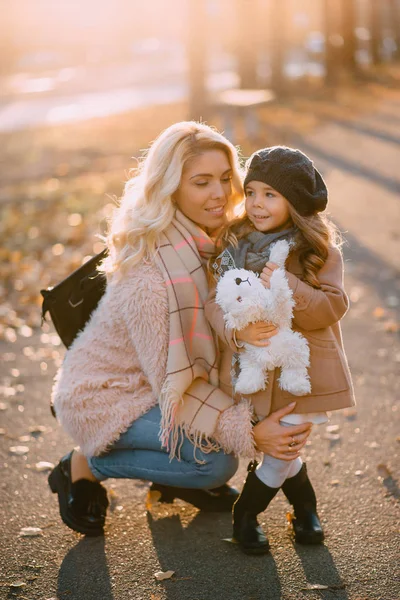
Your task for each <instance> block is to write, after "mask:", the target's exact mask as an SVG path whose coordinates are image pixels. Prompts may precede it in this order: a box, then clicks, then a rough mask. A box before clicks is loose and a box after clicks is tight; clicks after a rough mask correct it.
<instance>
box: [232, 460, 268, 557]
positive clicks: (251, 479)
mask: <svg viewBox="0 0 400 600" xmlns="http://www.w3.org/2000/svg"><path fill="white" fill-rule="evenodd" d="M250 464H251V463H250ZM250 469H251V470H250ZM278 491H279V488H271V487H269V486H268V485H266V484H265V483H263V482H262V481H261V479H259V478H258V477H257V475H256V473H255V470H254V469H253V467H250V468H249V474H248V475H247V479H246V482H245V484H244V487H243V490H242V493H241V494H240V496H239V498H238V500H237V501H236V502H235V504H234V506H233V538H234V539H235V540H236V541H237V542H238V543H239V545H240V548H241V549H242V550H243V552H245V553H246V554H267V552H269V542H268V539H267V537H266V535H265V534H264V532H263V530H262V528H261V526H260V525H259V523H258V521H257V515H258V514H259V513H261V512H263V511H264V510H265V509H266V508H267V506H268V505H269V503H270V502H271V500H272V499H273V498H274V496H275V495H276V494H277V493H278Z"/></svg>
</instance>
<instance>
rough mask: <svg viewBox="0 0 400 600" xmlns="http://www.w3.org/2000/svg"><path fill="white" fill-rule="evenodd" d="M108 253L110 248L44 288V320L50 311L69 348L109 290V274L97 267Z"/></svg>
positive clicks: (42, 292)
mask: <svg viewBox="0 0 400 600" xmlns="http://www.w3.org/2000/svg"><path fill="white" fill-rule="evenodd" d="M106 256H107V250H103V252H100V254H96V256H94V257H93V258H91V259H90V260H88V261H87V262H86V263H85V264H84V265H82V266H81V267H79V269H76V271H74V272H73V273H71V275H69V276H68V277H67V278H66V279H64V280H63V281H61V282H60V283H59V284H57V285H56V286H54V287H52V288H48V289H47V290H40V293H41V294H42V296H43V304H42V323H43V321H44V320H45V317H46V313H47V312H49V313H50V317H51V320H52V321H53V323H54V327H55V328H56V331H57V333H58V335H59V336H60V338H61V341H62V342H63V344H64V345H65V346H66V347H67V348H69V346H70V345H71V344H72V342H73V341H74V339H75V338H76V336H77V335H78V333H79V332H80V331H81V330H82V329H83V328H84V327H85V325H86V323H87V321H88V320H89V317H90V315H91V314H92V312H93V311H94V309H95V308H96V306H97V305H98V303H99V300H100V298H101V297H102V296H103V294H104V292H105V289H106V277H105V275H103V274H102V273H99V272H98V271H97V267H98V266H99V264H100V263H101V262H102V261H103V260H104V258H105V257H106Z"/></svg>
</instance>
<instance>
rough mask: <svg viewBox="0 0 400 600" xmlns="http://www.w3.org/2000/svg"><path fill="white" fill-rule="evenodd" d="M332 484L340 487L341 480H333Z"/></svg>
mask: <svg viewBox="0 0 400 600" xmlns="http://www.w3.org/2000/svg"><path fill="white" fill-rule="evenodd" d="M330 483H331V485H339V484H340V481H339V479H332V481H331V482H330Z"/></svg>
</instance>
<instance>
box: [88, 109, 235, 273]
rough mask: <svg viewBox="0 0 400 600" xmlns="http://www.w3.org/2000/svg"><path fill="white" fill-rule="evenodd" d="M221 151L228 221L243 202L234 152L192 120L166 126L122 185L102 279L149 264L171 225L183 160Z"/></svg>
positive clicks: (110, 229)
mask: <svg viewBox="0 0 400 600" xmlns="http://www.w3.org/2000/svg"><path fill="white" fill-rule="evenodd" d="M216 149H217V150H222V151H223V152H224V153H225V154H226V156H227V158H228V161H229V164H230V166H231V168H232V195H231V197H230V198H229V200H228V206H227V218H228V220H230V219H232V218H233V216H234V213H235V209H236V207H237V206H238V205H239V204H240V202H242V201H243V187H242V182H241V171H240V164H239V156H238V152H237V150H236V148H235V146H233V144H231V142H229V141H228V140H227V139H226V138H225V137H224V136H223V135H222V134H221V133H219V132H218V131H217V130H215V129H213V128H211V127H209V126H208V125H205V124H204V123H197V122H195V121H183V122H180V123H175V124H174V125H171V126H170V127H168V128H167V129H166V130H165V131H163V132H162V133H161V135H160V136H159V137H158V138H157V139H156V140H155V141H154V142H153V144H152V145H151V146H150V148H149V150H148V151H147V152H146V153H145V154H144V156H143V157H142V159H141V160H140V161H139V166H138V167H137V168H136V169H135V171H134V175H133V177H132V178H131V179H130V180H129V181H128V182H127V183H126V186H125V189H124V193H123V195H122V198H121V201H120V204H119V206H118V207H117V208H116V210H115V212H114V215H113V217H112V220H111V223H110V226H109V232H108V235H107V237H106V238H105V240H106V244H107V248H108V257H107V258H106V259H105V261H104V262H103V264H102V266H101V268H100V270H101V271H103V272H104V273H105V274H106V275H107V276H110V275H111V274H113V273H116V272H120V273H122V272H125V271H126V270H127V269H128V268H130V267H132V266H134V265H136V264H138V263H140V262H141V261H143V260H149V259H151V258H152V257H154V255H155V254H156V252H157V247H158V244H159V239H160V234H161V233H162V232H163V231H165V229H166V228H167V227H168V226H169V225H170V223H171V221H172V219H173V217H174V213H175V210H176V206H174V203H173V200H172V196H173V194H174V192H176V190H177V189H178V187H179V184H180V181H181V177H182V171H183V169H184V167H185V164H186V163H187V161H189V160H191V159H193V158H195V157H196V156H199V155H200V154H202V153H204V152H206V151H207V150H216Z"/></svg>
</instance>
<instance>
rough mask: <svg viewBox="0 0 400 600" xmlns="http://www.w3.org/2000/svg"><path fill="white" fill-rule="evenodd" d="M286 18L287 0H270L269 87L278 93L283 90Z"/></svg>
mask: <svg viewBox="0 0 400 600" xmlns="http://www.w3.org/2000/svg"><path fill="white" fill-rule="evenodd" d="M287 19H288V11H287V0H271V12H270V24H269V32H270V40H271V87H272V88H273V89H274V90H275V92H277V93H278V94H282V93H284V91H285V78H284V59H285V45H286V43H287V41H286V37H285V32H286V29H287V28H286V23H287Z"/></svg>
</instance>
